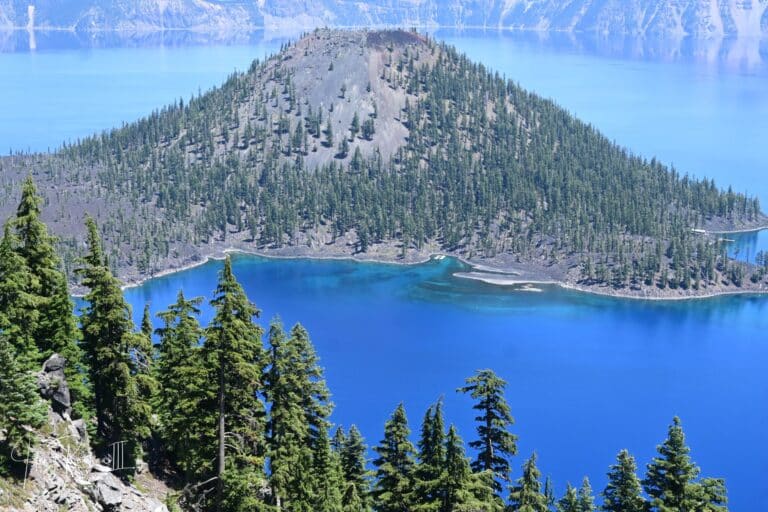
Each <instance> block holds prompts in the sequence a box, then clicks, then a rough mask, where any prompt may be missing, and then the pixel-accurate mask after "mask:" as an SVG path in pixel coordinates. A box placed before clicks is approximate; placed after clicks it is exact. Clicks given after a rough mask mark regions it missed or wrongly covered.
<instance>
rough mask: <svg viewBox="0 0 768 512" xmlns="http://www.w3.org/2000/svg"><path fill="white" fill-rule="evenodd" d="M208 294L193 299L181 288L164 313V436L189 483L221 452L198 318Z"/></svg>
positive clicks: (160, 400) (160, 396) (160, 372)
mask: <svg viewBox="0 0 768 512" xmlns="http://www.w3.org/2000/svg"><path fill="white" fill-rule="evenodd" d="M202 301H203V299H202V297H197V298H193V299H189V300H187V299H186V298H185V297H184V293H183V292H181V291H180V292H179V294H178V296H177V299H176V303H175V304H172V305H171V306H169V308H168V310H167V311H164V312H162V313H160V314H159V317H160V318H161V319H162V320H163V327H161V328H159V329H158V330H157V334H158V335H159V336H160V345H159V349H158V359H157V364H156V367H157V376H158V377H157V380H158V384H159V392H158V393H157V400H156V404H157V412H158V417H159V426H160V436H161V438H162V440H163V442H164V444H165V446H166V447H167V449H168V451H169V452H170V454H171V455H172V457H173V460H174V461H175V462H176V464H177V465H178V467H179V468H180V469H181V471H182V473H183V475H184V478H185V480H186V482H187V483H189V482H191V481H192V480H193V479H194V478H199V477H201V476H202V475H204V474H207V473H208V472H210V471H211V469H212V467H211V466H210V462H209V461H210V460H211V459H212V458H213V457H214V455H215V452H214V451H212V450H211V449H210V447H211V446H213V444H214V442H215V439H216V436H215V427H216V422H215V411H216V409H215V407H212V406H213V405H215V404H214V401H215V400H214V397H213V396H212V395H211V393H210V391H209V388H210V386H209V384H210V383H209V382H208V378H207V377H208V374H207V370H206V365H205V361H204V359H203V354H202V348H201V346H200V342H201V340H202V336H203V330H202V328H201V327H200V323H199V322H198V320H197V316H198V315H199V314H200V309H199V306H200V304H201V303H202Z"/></svg>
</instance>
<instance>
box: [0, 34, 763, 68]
mask: <svg viewBox="0 0 768 512" xmlns="http://www.w3.org/2000/svg"><path fill="white" fill-rule="evenodd" d="M301 32H302V30H301V29H295V30H291V29H283V30H272V29H269V30H258V31H253V32H243V31H221V32H198V31H185V30H170V31H153V32H140V33H136V32H130V31H128V32H116V31H104V32H78V31H74V30H73V31H67V30H37V31H35V30H10V31H7V30H6V31H3V30H0V52H3V53H9V52H26V51H31V50H40V51H46V50H54V49H82V48H111V47H130V48H134V47H157V46H170V47H175V46H190V45H211V44H217V45H222V44H225V45H226V44H232V45H242V44H258V43H262V42H269V41H273V40H288V39H295V38H297V37H299V36H300V35H301ZM431 32H432V33H433V34H434V35H435V36H436V37H446V36H448V37H458V36H461V37H473V36H477V37H484V38H487V37H489V36H495V35H497V36H499V37H503V38H509V39H515V40H518V41H520V42H526V41H527V42H530V43H532V44H536V45H537V46H544V47H551V48H556V49H557V50H558V51H572V52H576V53H586V54H591V55H598V56H603V57H612V58H622V59H640V60H651V61H661V62H677V61H695V62H699V63H703V64H718V65H720V66H723V67H725V68H727V69H732V70H738V71H748V72H752V71H757V70H760V69H763V68H765V67H766V62H768V58H767V56H768V40H766V39H759V38H722V37H720V38H693V37H663V38H659V37H637V36H630V35H606V34H598V33H568V32H536V31H514V30H512V31H510V30H503V31H498V30H479V29H470V30H458V29H439V30H437V31H431Z"/></svg>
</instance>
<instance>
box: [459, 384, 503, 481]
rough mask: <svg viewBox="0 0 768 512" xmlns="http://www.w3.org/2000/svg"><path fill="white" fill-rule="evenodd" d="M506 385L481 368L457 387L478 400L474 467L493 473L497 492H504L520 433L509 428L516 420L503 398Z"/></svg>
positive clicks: (476, 406)
mask: <svg viewBox="0 0 768 512" xmlns="http://www.w3.org/2000/svg"><path fill="white" fill-rule="evenodd" d="M506 385H507V383H506V382H505V381H504V380H502V379H501V378H499V377H498V376H497V375H496V374H495V373H494V372H493V371H492V370H480V371H478V372H477V374H476V375H474V376H472V377H470V378H468V379H467V380H466V386H464V387H462V388H459V390H458V391H459V392H461V393H468V394H469V395H470V396H471V397H472V398H473V399H475V400H476V403H475V405H474V406H473V409H475V410H476V411H478V416H476V417H475V421H477V422H478V425H477V434H478V439H476V440H474V441H472V442H470V443H469V446H470V447H471V448H474V449H475V450H477V458H476V459H475V460H474V461H473V462H472V469H473V470H474V471H475V472H480V471H491V472H492V473H493V474H494V477H495V483H494V489H495V491H496V494H497V495H500V494H501V490H502V488H503V483H506V482H509V481H510V472H511V466H510V462H509V457H510V456H513V455H515V454H516V453H517V436H515V435H514V434H512V433H511V432H510V431H509V429H510V427H511V426H512V425H514V423H515V420H514V418H513V417H512V412H511V410H510V407H509V404H508V403H507V400H506V399H505V398H504V389H505V387H506Z"/></svg>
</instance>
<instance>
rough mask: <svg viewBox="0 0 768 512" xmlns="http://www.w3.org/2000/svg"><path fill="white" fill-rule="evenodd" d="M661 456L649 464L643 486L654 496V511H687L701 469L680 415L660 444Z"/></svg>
mask: <svg viewBox="0 0 768 512" xmlns="http://www.w3.org/2000/svg"><path fill="white" fill-rule="evenodd" d="M657 451H658V452H659V456H658V457H655V458H654V459H653V461H652V462H651V463H650V464H648V470H647V473H646V477H645V480H643V487H644V488H645V492H646V493H647V494H648V496H650V498H651V500H650V504H649V505H650V507H651V509H652V510H658V511H660V512H666V511H668V510H675V511H681V512H682V511H687V510H689V508H688V507H687V502H688V499H687V498H688V493H689V490H690V486H691V484H693V482H694V480H695V479H696V478H697V477H698V476H699V468H698V467H696V465H695V464H694V463H693V462H692V461H691V458H690V456H689V453H690V448H688V447H687V446H686V445H685V434H684V433H683V427H682V425H681V423H680V418H678V417H675V418H674V420H673V422H672V425H670V426H669V431H668V435H667V439H666V440H665V441H664V443H662V444H661V445H660V446H658V447H657Z"/></svg>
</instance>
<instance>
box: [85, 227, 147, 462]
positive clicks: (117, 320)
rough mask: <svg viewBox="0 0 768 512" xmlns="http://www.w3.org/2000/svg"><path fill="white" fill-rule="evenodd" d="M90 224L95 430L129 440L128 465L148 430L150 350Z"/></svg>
mask: <svg viewBox="0 0 768 512" xmlns="http://www.w3.org/2000/svg"><path fill="white" fill-rule="evenodd" d="M86 226H87V229H88V250H89V252H88V254H87V255H86V257H85V258H84V259H83V262H84V264H85V266H84V267H82V268H80V269H78V270H79V273H80V274H81V275H82V277H83V285H84V286H85V287H86V288H88V290H89V291H88V294H87V295H86V296H85V300H86V303H87V306H86V307H85V309H84V310H83V314H82V316H81V325H82V332H83V346H84V351H85V356H86V360H87V363H88V368H89V378H90V382H91V383H92V385H93V390H94V398H95V406H96V420H97V435H98V436H99V438H100V440H101V441H102V442H103V444H104V445H107V446H108V445H110V444H112V443H117V442H125V443H126V447H127V449H126V460H125V465H128V466H130V465H131V464H130V463H131V459H132V457H135V456H136V455H138V453H139V451H140V448H141V442H142V441H143V440H144V439H146V438H147V437H149V434H150V425H151V409H150V406H149V396H148V394H149V391H150V389H149V388H148V386H147V382H146V381H147V379H145V377H146V376H148V371H147V370H146V369H145V368H142V367H141V364H140V358H139V357H137V356H138V355H139V354H141V353H143V352H144V351H145V350H146V339H145V338H144V336H142V335H141V334H137V333H134V332H133V321H132V320H131V311H130V308H129V306H128V304H127V303H126V302H125V298H124V297H123V292H122V290H121V288H120V282H119V281H118V280H117V279H116V278H115V277H114V276H113V275H112V272H111V271H110V270H109V268H108V267H107V263H106V261H105V259H104V256H103V250H102V246H101V239H100V237H99V234H98V229H97V227H96V223H95V221H94V220H93V219H92V218H90V217H88V219H87V220H86ZM139 376H142V377H139Z"/></svg>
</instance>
